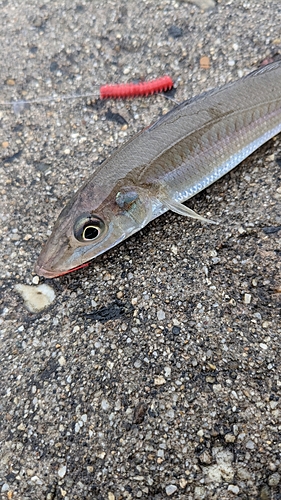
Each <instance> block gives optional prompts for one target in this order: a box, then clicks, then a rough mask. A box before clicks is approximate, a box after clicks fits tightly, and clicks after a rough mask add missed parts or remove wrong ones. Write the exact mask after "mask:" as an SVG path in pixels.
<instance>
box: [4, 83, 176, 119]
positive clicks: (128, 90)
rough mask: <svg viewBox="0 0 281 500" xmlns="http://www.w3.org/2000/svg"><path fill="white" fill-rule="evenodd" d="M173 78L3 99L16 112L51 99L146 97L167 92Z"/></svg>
mask: <svg viewBox="0 0 281 500" xmlns="http://www.w3.org/2000/svg"><path fill="white" fill-rule="evenodd" d="M173 85H174V83H173V80H172V78H171V77H170V76H167V75H166V76H162V77H160V78H156V79H154V80H150V81H148V82H139V83H119V84H112V85H110V84H106V85H102V86H97V85H95V86H94V88H96V89H97V92H89V93H85V94H77V95H75V94H74V95H53V96H50V97H38V98H35V99H27V100H24V99H19V100H17V101H2V102H0V105H2V106H13V109H14V112H15V113H16V114H17V113H20V112H21V111H22V110H23V109H24V107H25V106H26V105H28V104H40V103H46V102H51V101H66V100H72V99H80V98H87V97H99V98H100V99H127V98H134V97H144V96H148V95H151V94H157V93H160V92H166V91H167V90H171V89H172V88H173Z"/></svg>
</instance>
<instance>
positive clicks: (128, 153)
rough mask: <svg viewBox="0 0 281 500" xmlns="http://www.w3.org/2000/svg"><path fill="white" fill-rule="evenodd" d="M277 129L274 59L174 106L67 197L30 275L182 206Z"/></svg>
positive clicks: (280, 85) (64, 264)
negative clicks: (242, 76)
mask: <svg viewBox="0 0 281 500" xmlns="http://www.w3.org/2000/svg"><path fill="white" fill-rule="evenodd" d="M280 131H281V61H278V62H275V63H272V64H269V65H267V66H264V67H262V68H260V69H258V70H256V71H254V72H252V73H250V74H249V75H247V76H246V77H244V78H241V79H240V80H237V81H235V82H234V83H230V84H227V85H224V86H223V87H221V88H218V89H214V90H211V91H208V92H206V93H204V94H201V95H199V96H198V97H195V98H192V99H191V100H188V101H185V102H183V103H181V104H179V105H178V106H175V108H173V109H172V110H171V111H170V112H168V113H167V114H166V115H165V116H163V117H161V118H160V119H159V120H158V121H156V122H155V123H154V124H152V125H151V126H150V127H148V128H146V129H145V130H143V131H141V132H140V133H138V134H137V135H135V136H134V137H133V138H131V139H130V140H129V141H128V142H127V143H126V144H124V145H123V146H122V147H120V148H119V149H118V150H116V151H115V152H114V153H113V154H112V156H111V157H110V158H108V159H107V160H105V161H104V162H103V163H102V164H101V165H98V166H95V167H94V171H93V173H92V175H91V177H90V178H89V179H88V180H87V181H86V182H85V183H84V185H83V186H82V187H81V188H80V189H79V190H78V191H77V192H76V193H75V194H74V196H73V197H72V199H71V200H70V201H69V203H68V204H67V205H66V207H65V208H64V209H63V211H62V212H61V214H60V216H59V218H58V220H57V222H56V224H55V227H54V230H53V232H52V234H51V236H50V238H49V240H48V241H47V243H46V245H45V247H44V248H43V250H42V251H41V254H40V256H39V259H38V261H37V264H36V267H35V271H36V272H37V274H39V275H41V276H45V277H46V278H53V277H56V276H61V275H63V274H66V273H68V272H71V271H74V270H76V269H79V268H80V267H84V266H85V265H87V263H88V262H89V261H90V260H91V259H93V258H94V257H97V256H98V255H100V254H102V253H103V252H106V251H107V250H109V249H110V248H112V247H114V246H115V245H117V244H118V243H120V242H121V241H123V240H125V239H126V238H128V237H129V236H131V235H132V234H134V233H135V232H136V231H139V230H140V229H141V228H143V227H144V226H145V225H146V224H148V223H149V222H150V221H151V220H152V219H155V218H156V217H159V215H161V214H163V213H164V212H166V211H167V210H172V211H173V212H176V213H178V214H181V215H186V216H188V217H192V218H196V219H199V220H201V221H206V219H205V218H204V217H201V216H200V215H198V214H196V213H195V212H193V211H192V210H191V209H190V208H188V207H186V206H185V205H183V204H182V203H183V202H184V201H186V200H188V199H189V198H191V197H192V196H194V195H195V194H197V193H199V192H200V191H202V189H205V188H206V187H207V186H209V185H210V184H212V183H213V182H215V181H216V180H217V179H219V178H220V177H222V176H223V175H224V174H226V173H227V172H229V171H230V170H231V169H233V168H234V167H235V166H236V165H238V164H239V163H240V162H241V161H242V160H243V159H244V158H246V157H247V156H249V155H250V154H251V153H252V152H253V151H255V150H256V149H257V148H258V147H260V146H261V145H262V144H263V143H265V142H266V141H268V140H269V139H270V138H271V137H273V136H274V135H276V134H278V133H279V132H280Z"/></svg>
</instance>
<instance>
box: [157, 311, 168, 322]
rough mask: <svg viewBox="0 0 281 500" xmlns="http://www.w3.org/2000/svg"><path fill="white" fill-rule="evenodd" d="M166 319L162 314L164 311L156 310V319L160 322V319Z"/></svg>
mask: <svg viewBox="0 0 281 500" xmlns="http://www.w3.org/2000/svg"><path fill="white" fill-rule="evenodd" d="M165 317H166V314H165V313H164V311H163V310H162V309H158V311H157V319H158V320H159V321H161V320H162V319H165Z"/></svg>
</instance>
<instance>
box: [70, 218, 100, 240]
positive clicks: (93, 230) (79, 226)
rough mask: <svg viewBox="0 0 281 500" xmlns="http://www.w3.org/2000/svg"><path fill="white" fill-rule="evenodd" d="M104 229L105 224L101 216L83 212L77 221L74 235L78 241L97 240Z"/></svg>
mask: <svg viewBox="0 0 281 500" xmlns="http://www.w3.org/2000/svg"><path fill="white" fill-rule="evenodd" d="M104 229H105V224H104V222H103V220H102V219H100V217H98V216H97V215H92V214H82V215H80V217H78V219H77V220H76V222H75V225H74V236H75V238H76V239H77V240H78V241H81V242H82V243H86V242H88V241H93V240H96V239H97V238H98V237H99V236H100V235H101V234H102V233H103V231H104Z"/></svg>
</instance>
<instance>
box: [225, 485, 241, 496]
mask: <svg viewBox="0 0 281 500" xmlns="http://www.w3.org/2000/svg"><path fill="white" fill-rule="evenodd" d="M227 490H228V491H230V492H231V493H233V494H234V495H238V493H239V491H240V490H239V487H238V486H236V484H230V485H229V486H228V488H227Z"/></svg>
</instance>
